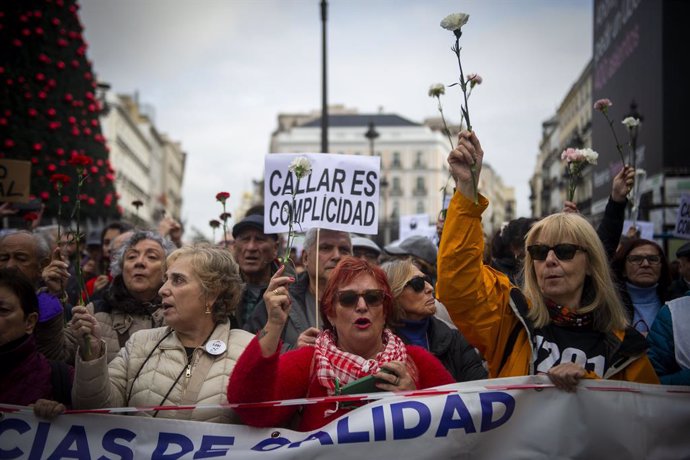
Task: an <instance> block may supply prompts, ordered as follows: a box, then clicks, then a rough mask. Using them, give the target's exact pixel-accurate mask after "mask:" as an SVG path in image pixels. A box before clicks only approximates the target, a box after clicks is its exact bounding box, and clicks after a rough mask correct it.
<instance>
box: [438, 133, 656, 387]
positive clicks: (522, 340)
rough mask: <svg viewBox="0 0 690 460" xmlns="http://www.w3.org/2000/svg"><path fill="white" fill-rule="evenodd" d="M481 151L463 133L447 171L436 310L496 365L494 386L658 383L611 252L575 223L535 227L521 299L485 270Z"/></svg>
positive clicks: (558, 218) (558, 217) (575, 218)
mask: <svg viewBox="0 0 690 460" xmlns="http://www.w3.org/2000/svg"><path fill="white" fill-rule="evenodd" d="M482 159H483V151H482V148H481V144H480V143H479V139H478V138H477V136H476V134H475V133H474V132H470V131H462V132H461V133H460V134H459V136H458V146H457V147H456V148H455V149H454V150H453V151H452V152H450V154H449V156H448V163H449V166H450V170H451V174H452V175H453V177H454V179H455V182H456V193H455V194H454V196H453V198H452V200H451V204H450V207H449V209H448V213H447V216H446V224H445V229H444V232H443V237H442V239H441V246H440V251H439V278H438V284H437V291H438V296H439V300H440V301H441V302H443V304H444V305H446V307H447V308H448V311H449V312H450V314H451V317H452V318H453V320H454V321H455V323H456V324H457V325H458V327H459V329H460V330H461V331H462V332H463V333H464V334H465V336H466V337H467V338H468V340H469V341H470V343H471V344H472V345H474V346H475V347H477V348H478V349H479V351H480V353H482V355H483V356H484V357H485V358H486V360H487V361H488V364H489V374H490V375H491V376H492V377H508V376H518V375H532V374H539V373H544V374H547V375H548V376H549V378H550V379H551V381H552V382H553V383H554V385H555V386H556V387H558V388H560V389H563V390H566V391H574V390H575V388H576V386H577V383H578V381H579V380H580V379H582V378H607V379H620V380H627V381H636V382H642V383H658V382H659V379H658V378H657V376H656V374H655V372H654V369H653V368H652V366H651V364H650V362H649V359H648V358H647V355H646V353H645V350H646V343H645V340H644V337H642V335H641V334H639V333H638V332H637V331H636V330H634V329H633V328H631V327H630V326H629V323H628V320H627V317H626V315H625V311H624V309H623V305H622V303H621V301H620V299H619V297H618V296H617V294H616V288H615V285H614V283H613V280H612V277H611V274H610V271H609V266H608V260H607V257H606V252H605V250H604V246H603V244H602V243H601V241H600V240H599V238H598V237H597V234H596V232H595V230H594V228H592V226H591V225H590V224H589V223H588V222H587V221H586V220H585V219H584V218H582V217H581V216H579V215H577V214H574V213H558V214H554V215H551V216H548V217H546V218H544V219H542V220H541V221H539V222H537V223H535V224H534V226H533V227H532V228H531V229H530V231H529V232H528V233H527V238H526V242H525V248H526V251H525V262H524V266H525V288H524V296H523V294H522V292H520V291H519V290H518V289H517V288H514V287H513V286H512V285H511V283H510V280H509V279H508V277H507V276H505V275H504V274H502V273H499V272H497V271H495V270H493V269H491V268H490V267H487V266H485V265H484V264H483V262H482V255H483V249H484V241H483V234H482V227H481V221H480V219H481V214H482V212H483V211H484V210H485V209H486V207H487V206H488V200H486V198H484V197H481V196H480V199H479V203H478V204H475V203H474V201H473V197H474V193H473V187H472V174H471V172H470V168H472V169H473V170H474V171H475V172H476V174H479V173H480V171H481V165H482Z"/></svg>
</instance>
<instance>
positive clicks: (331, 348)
mask: <svg viewBox="0 0 690 460" xmlns="http://www.w3.org/2000/svg"><path fill="white" fill-rule="evenodd" d="M383 345H384V348H383V351H381V352H379V353H378V354H377V355H376V356H375V357H374V358H373V359H365V358H363V357H361V356H359V355H355V354H353V353H348V352H347V351H343V350H341V349H340V348H338V346H337V345H336V341H335V334H334V333H333V331H331V330H326V331H324V332H322V333H321V334H319V336H318V337H317V338H316V346H315V350H314V361H315V369H314V372H315V374H316V378H317V379H318V381H319V384H320V385H321V386H323V387H325V388H326V391H327V392H328V395H329V396H332V395H334V394H335V388H336V387H335V381H336V379H337V380H338V384H339V386H343V385H346V384H348V383H350V382H352V381H355V380H357V379H360V378H362V377H365V376H367V375H371V374H375V373H376V372H378V371H379V369H380V368H381V365H382V364H385V363H387V362H390V361H400V362H403V363H405V365H406V366H407V368H408V372H410V375H411V376H412V378H413V379H414V380H415V381H416V380H417V376H416V372H411V369H414V367H413V365H411V361H410V360H408V359H407V349H406V348H405V344H404V343H403V341H402V340H400V338H399V337H397V336H396V335H395V334H393V333H392V332H391V330H390V329H384V330H383Z"/></svg>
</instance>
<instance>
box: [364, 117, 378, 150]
mask: <svg viewBox="0 0 690 460" xmlns="http://www.w3.org/2000/svg"><path fill="white" fill-rule="evenodd" d="M379 136H380V134H379V133H378V131H376V128H374V122H373V121H370V122H369V129H367V132H366V133H364V137H366V138H367V139H369V155H371V156H372V157H373V156H374V141H375V140H376V138H377V137H379Z"/></svg>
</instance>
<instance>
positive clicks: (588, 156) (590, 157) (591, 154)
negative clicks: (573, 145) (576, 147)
mask: <svg viewBox="0 0 690 460" xmlns="http://www.w3.org/2000/svg"><path fill="white" fill-rule="evenodd" d="M580 152H581V153H582V156H583V157H584V158H585V161H586V162H587V163H589V164H591V165H595V164H597V159H599V154H598V153H597V152H595V151H594V150H592V149H581V150H580Z"/></svg>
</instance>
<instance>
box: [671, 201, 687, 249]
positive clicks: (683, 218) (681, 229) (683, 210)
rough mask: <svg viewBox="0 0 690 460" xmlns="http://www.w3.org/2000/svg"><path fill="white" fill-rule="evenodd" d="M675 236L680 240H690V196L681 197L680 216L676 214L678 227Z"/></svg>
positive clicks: (674, 232)
mask: <svg viewBox="0 0 690 460" xmlns="http://www.w3.org/2000/svg"><path fill="white" fill-rule="evenodd" d="M673 234H674V235H675V236H676V237H678V238H684V239H686V240H690V194H689V193H683V194H682V195H681V196H680V204H679V205H678V214H676V227H675V229H674V230H673Z"/></svg>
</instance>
